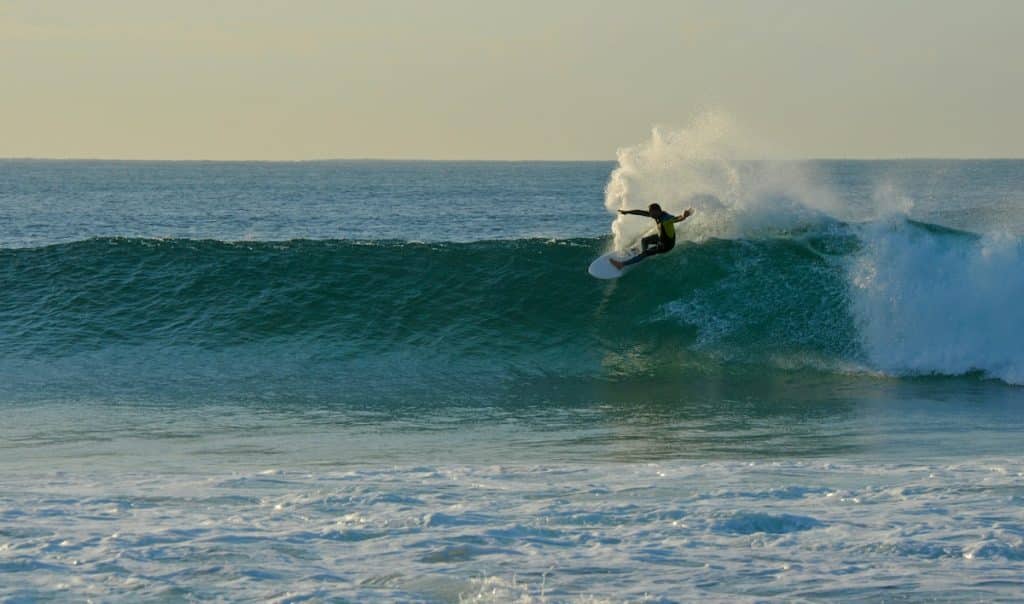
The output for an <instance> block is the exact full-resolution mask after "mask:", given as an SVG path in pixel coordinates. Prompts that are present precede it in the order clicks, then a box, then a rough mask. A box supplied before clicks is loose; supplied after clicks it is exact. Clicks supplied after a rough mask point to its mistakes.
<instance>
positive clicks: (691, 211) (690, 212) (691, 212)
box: [683, 208, 693, 218]
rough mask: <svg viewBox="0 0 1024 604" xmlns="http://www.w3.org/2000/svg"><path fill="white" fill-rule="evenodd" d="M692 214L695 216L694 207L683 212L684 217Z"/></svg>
mask: <svg viewBox="0 0 1024 604" xmlns="http://www.w3.org/2000/svg"><path fill="white" fill-rule="evenodd" d="M690 216H693V208H689V209H687V210H686V211H685V212H683V218H688V217H690Z"/></svg>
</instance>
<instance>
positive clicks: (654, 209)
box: [647, 203, 661, 218]
mask: <svg viewBox="0 0 1024 604" xmlns="http://www.w3.org/2000/svg"><path fill="white" fill-rule="evenodd" d="M647 213H648V214H650V215H651V218H657V217H658V216H661V206H659V205H658V204H656V203H652V204H651V205H649V206H647Z"/></svg>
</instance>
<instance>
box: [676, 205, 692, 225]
mask: <svg viewBox="0 0 1024 604" xmlns="http://www.w3.org/2000/svg"><path fill="white" fill-rule="evenodd" d="M690 216H693V208H690V209H689V210H686V211H685V212H683V215H682V216H676V217H675V219H674V220H673V221H672V222H682V221H684V220H686V219H687V218H689V217H690Z"/></svg>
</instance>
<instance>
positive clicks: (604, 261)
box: [587, 250, 636, 279]
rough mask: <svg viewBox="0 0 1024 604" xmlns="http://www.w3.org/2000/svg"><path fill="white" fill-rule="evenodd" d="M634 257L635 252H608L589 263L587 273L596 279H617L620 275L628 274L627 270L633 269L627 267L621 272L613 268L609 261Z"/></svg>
mask: <svg viewBox="0 0 1024 604" xmlns="http://www.w3.org/2000/svg"><path fill="white" fill-rule="evenodd" d="M635 255H636V250H630V251H626V250H615V251H612V252H608V253H607V254H605V255H603V256H601V257H599V258H598V259H597V260H594V261H593V262H591V263H590V267H589V268H587V272H588V273H590V274H591V276H593V277H597V278H598V279H618V278H619V277H621V276H622V275H625V274H626V273H628V272H629V270H630V269H631V268H633V267H632V266H627V267H624V268H623V269H622V270H619V269H617V268H615V266H614V265H613V264H612V263H611V262H610V260H611V259H612V258H615V259H616V260H629V259H630V258H632V257H633V256H635Z"/></svg>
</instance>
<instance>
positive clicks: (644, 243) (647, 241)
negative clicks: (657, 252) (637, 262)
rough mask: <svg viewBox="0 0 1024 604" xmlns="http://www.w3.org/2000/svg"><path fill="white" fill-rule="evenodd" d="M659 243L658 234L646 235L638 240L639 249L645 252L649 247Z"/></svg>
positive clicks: (656, 245)
mask: <svg viewBox="0 0 1024 604" xmlns="http://www.w3.org/2000/svg"><path fill="white" fill-rule="evenodd" d="M659 245H661V237H659V236H658V235H648V236H646V237H644V238H643V239H641V240H640V250H641V251H642V252H643V253H645V254H646V253H647V250H649V249H650V248H652V247H658V246H659Z"/></svg>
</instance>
